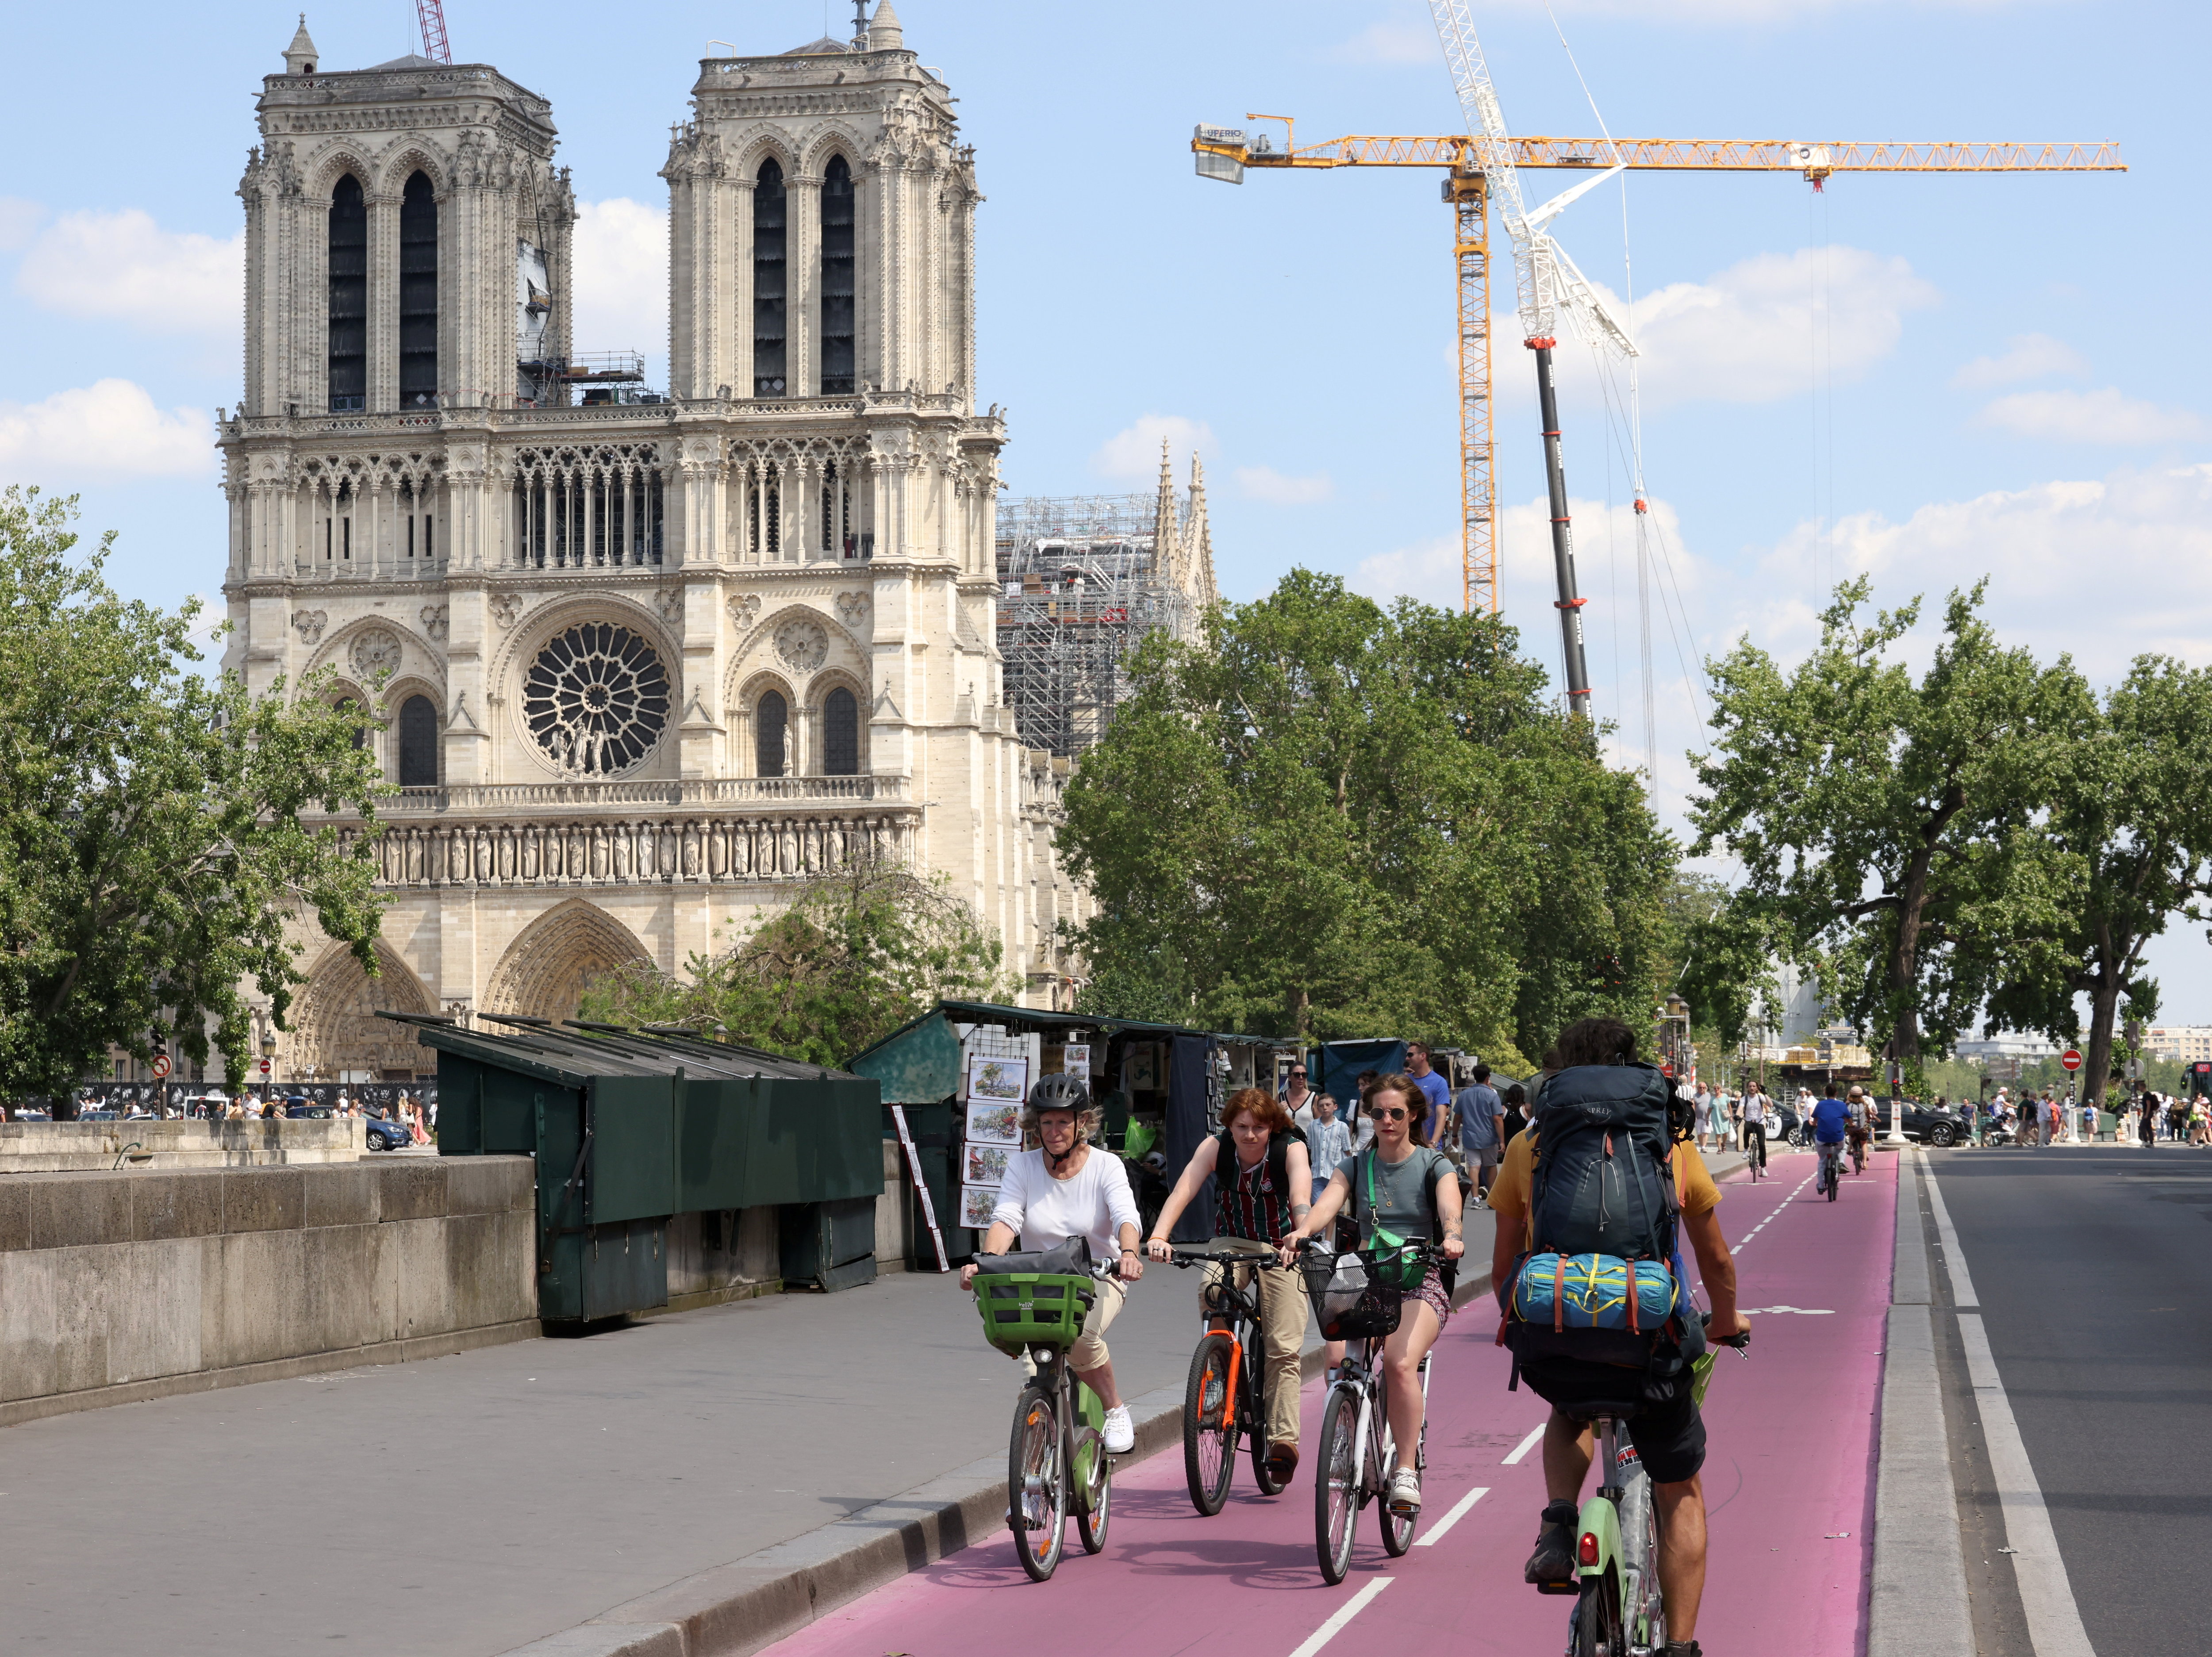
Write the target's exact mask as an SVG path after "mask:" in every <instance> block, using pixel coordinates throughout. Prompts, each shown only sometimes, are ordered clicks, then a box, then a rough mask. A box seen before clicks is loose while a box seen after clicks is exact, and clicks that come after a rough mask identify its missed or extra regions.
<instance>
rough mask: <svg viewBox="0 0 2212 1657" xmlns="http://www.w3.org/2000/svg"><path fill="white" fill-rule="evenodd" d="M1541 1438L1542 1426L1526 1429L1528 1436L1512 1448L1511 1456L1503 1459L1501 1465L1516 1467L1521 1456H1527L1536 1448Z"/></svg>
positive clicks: (1542, 1433) (1542, 1434)
mask: <svg viewBox="0 0 2212 1657" xmlns="http://www.w3.org/2000/svg"><path fill="white" fill-rule="evenodd" d="M1547 1424H1548V1423H1547ZM1543 1436H1544V1428H1543V1426H1541V1425H1540V1426H1536V1427H1532V1428H1530V1429H1528V1437H1526V1438H1524V1439H1522V1441H1521V1442H1519V1443H1518V1444H1516V1445H1515V1446H1514V1447H1513V1454H1511V1455H1509V1456H1507V1457H1506V1458H1505V1460H1504V1463H1503V1465H1504V1466H1508V1467H1510V1466H1516V1465H1517V1464H1518V1463H1519V1461H1520V1460H1521V1458H1522V1456H1524V1455H1526V1454H1528V1452H1529V1451H1531V1450H1533V1449H1534V1448H1536V1445H1537V1443H1538V1442H1539V1441H1541V1439H1542V1438H1543Z"/></svg>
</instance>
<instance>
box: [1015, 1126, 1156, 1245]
mask: <svg viewBox="0 0 2212 1657" xmlns="http://www.w3.org/2000/svg"><path fill="white" fill-rule="evenodd" d="M991 1223H992V1224H994V1225H1005V1226H1009V1227H1011V1228H1012V1229H1013V1230H1014V1232H1015V1233H1016V1235H1018V1236H1019V1237H1020V1238H1021V1246H1022V1247H1024V1248H1050V1247H1053V1246H1054V1245H1055V1244H1057V1243H1062V1242H1065V1241H1067V1240H1068V1239H1069V1238H1070V1237H1081V1238H1084V1239H1085V1241H1088V1242H1089V1243H1090V1245H1091V1259H1094V1260H1111V1259H1119V1258H1120V1256H1121V1241H1120V1240H1119V1237H1118V1235H1117V1234H1118V1233H1119V1231H1120V1229H1121V1227H1123V1226H1125V1225H1127V1226H1139V1225H1141V1223H1142V1222H1141V1221H1140V1220H1139V1218H1138V1215H1137V1199H1136V1198H1135V1196H1134V1195H1133V1194H1132V1193H1131V1192H1130V1190H1129V1172H1128V1170H1127V1168H1124V1167H1122V1165H1121V1158H1120V1157H1119V1156H1115V1155H1114V1154H1113V1152H1111V1151H1109V1150H1100V1149H1099V1148H1098V1147H1097V1145H1093V1146H1091V1154H1090V1155H1089V1156H1086V1157H1085V1158H1084V1162H1083V1166H1082V1167H1081V1168H1079V1169H1078V1170H1077V1171H1076V1174H1075V1177H1074V1178H1073V1179H1072V1180H1055V1179H1054V1178H1053V1177H1052V1175H1051V1174H1050V1173H1048V1171H1047V1170H1046V1168H1045V1165H1044V1152H1042V1150H1024V1151H1021V1152H1019V1153H1018V1154H1017V1155H1015V1156H1010V1157H1008V1158H1007V1159H1006V1174H1005V1176H1004V1177H1003V1178H1001V1179H1000V1181H999V1204H998V1206H997V1207H995V1208H994V1209H993V1210H992V1211H991Z"/></svg>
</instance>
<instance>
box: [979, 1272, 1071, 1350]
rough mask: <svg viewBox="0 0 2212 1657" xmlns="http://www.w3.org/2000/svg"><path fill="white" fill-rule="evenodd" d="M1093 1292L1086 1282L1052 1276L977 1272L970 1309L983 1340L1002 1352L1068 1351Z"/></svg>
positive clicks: (1032, 1273) (1054, 1274) (1066, 1276)
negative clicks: (1056, 1348) (1057, 1348)
mask: <svg viewBox="0 0 2212 1657" xmlns="http://www.w3.org/2000/svg"><path fill="white" fill-rule="evenodd" d="M1097 1298H1098V1287H1097V1284H1094V1283H1093V1282H1091V1279H1090V1278H1086V1277H1073V1276H1068V1275H1066V1274H1063V1273H1060V1272H995V1273H994V1272H978V1273H977V1274H976V1277H975V1309H976V1311H977V1312H979V1313H981V1314H982V1319H983V1338H984V1339H986V1340H987V1341H989V1342H990V1343H991V1344H992V1345H994V1346H995V1347H997V1348H998V1349H999V1350H1000V1351H1002V1352H1019V1351H1020V1350H1022V1349H1023V1348H1024V1347H1027V1346H1060V1347H1066V1346H1073V1345H1074V1344H1075V1342H1076V1338H1077V1337H1078V1336H1079V1335H1081V1334H1082V1332H1083V1320H1085V1318H1087V1317H1089V1316H1090V1315H1091V1304H1092V1302H1095V1301H1096V1300H1097Z"/></svg>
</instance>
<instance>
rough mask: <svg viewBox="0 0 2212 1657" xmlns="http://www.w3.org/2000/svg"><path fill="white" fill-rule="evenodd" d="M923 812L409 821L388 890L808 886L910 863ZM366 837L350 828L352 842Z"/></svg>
mask: <svg viewBox="0 0 2212 1657" xmlns="http://www.w3.org/2000/svg"><path fill="white" fill-rule="evenodd" d="M916 816H917V814H915V813H913V812H911V811H908V812H897V813H893V812H884V811H863V812H856V813H830V812H825V811H793V812H775V813H764V814H762V815H759V816H743V817H727V816H708V817H662V818H657V819H654V818H627V819H623V820H617V821H607V820H605V819H590V820H575V819H572V820H569V821H565V822H534V821H523V822H513V821H507V822H496V821H495V822H435V823H428V824H417V823H412V822H393V823H391V824H389V825H387V826H386V828H385V829H384V831H383V833H382V834H381V835H380V836H379V837H378V839H377V841H376V845H375V849H374V856H375V859H376V861H377V865H378V874H377V883H378V884H379V885H380V886H386V887H394V888H409V887H431V886H471V885H472V886H479V887H483V886H540V887H545V886H609V885H612V886H623V885H641V884H654V883H673V882H719V881H733V880H746V881H752V880H799V879H804V878H806V877H809V876H812V875H817V874H823V873H827V872H829V871H833V870H837V869H842V868H847V867H849V866H851V865H854V864H855V863H860V862H863V861H876V860H886V861H904V860H906V859H908V857H909V856H910V855H911V844H910V842H911V838H912V833H913V828H914V824H915V820H916ZM357 832H358V831H357V830H352V829H348V830H344V831H342V834H341V839H343V840H344V841H347V842H349V843H350V841H352V840H353V839H354V838H355V836H356V834H357Z"/></svg>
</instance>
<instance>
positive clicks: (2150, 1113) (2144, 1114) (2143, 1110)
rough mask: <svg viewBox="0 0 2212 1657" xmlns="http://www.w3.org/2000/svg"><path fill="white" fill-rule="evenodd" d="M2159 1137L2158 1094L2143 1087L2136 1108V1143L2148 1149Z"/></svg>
mask: <svg viewBox="0 0 2212 1657" xmlns="http://www.w3.org/2000/svg"><path fill="white" fill-rule="evenodd" d="M2157 1139H2158V1095H2157V1094H2155V1093H2154V1092H2153V1091H2152V1090H2151V1089H2148V1088H2145V1089H2143V1095H2142V1099H2141V1100H2140V1101H2138V1102H2137V1106H2136V1144H2139V1145H2141V1146H2142V1148H2143V1149H2144V1150H2149V1149H2150V1148H2151V1146H2152V1145H2153V1144H2154V1143H2156V1141H2157Z"/></svg>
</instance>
